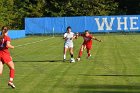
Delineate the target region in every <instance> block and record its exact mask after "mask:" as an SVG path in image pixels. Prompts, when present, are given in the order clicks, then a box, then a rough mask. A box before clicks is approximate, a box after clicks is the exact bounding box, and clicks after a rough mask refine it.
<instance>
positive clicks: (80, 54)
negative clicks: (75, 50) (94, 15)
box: [78, 50, 83, 58]
mask: <svg viewBox="0 0 140 93" xmlns="http://www.w3.org/2000/svg"><path fill="white" fill-rule="evenodd" d="M82 54H83V51H81V50H80V51H79V55H78V57H79V58H80V57H81V56H82Z"/></svg>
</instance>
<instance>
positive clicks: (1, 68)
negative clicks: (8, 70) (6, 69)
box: [0, 61, 3, 76]
mask: <svg viewBox="0 0 140 93" xmlns="http://www.w3.org/2000/svg"><path fill="white" fill-rule="evenodd" d="M2 72H3V63H2V62H1V61H0V76H1V75H2Z"/></svg>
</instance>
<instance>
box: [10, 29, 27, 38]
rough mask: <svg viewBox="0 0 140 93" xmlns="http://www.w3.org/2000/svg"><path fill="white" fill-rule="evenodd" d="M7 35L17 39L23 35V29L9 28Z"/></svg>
mask: <svg viewBox="0 0 140 93" xmlns="http://www.w3.org/2000/svg"><path fill="white" fill-rule="evenodd" d="M8 35H9V36H10V38H11V39H18V38H24V37H25V30H9V31H8Z"/></svg>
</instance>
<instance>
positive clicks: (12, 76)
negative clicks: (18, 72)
mask: <svg viewBox="0 0 140 93" xmlns="http://www.w3.org/2000/svg"><path fill="white" fill-rule="evenodd" d="M9 75H10V80H9V82H13V80H14V76H15V70H14V69H10V74H9Z"/></svg>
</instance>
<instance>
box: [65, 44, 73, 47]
mask: <svg viewBox="0 0 140 93" xmlns="http://www.w3.org/2000/svg"><path fill="white" fill-rule="evenodd" d="M64 47H65V48H73V43H64Z"/></svg>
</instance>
